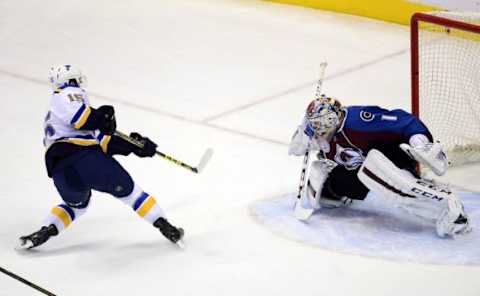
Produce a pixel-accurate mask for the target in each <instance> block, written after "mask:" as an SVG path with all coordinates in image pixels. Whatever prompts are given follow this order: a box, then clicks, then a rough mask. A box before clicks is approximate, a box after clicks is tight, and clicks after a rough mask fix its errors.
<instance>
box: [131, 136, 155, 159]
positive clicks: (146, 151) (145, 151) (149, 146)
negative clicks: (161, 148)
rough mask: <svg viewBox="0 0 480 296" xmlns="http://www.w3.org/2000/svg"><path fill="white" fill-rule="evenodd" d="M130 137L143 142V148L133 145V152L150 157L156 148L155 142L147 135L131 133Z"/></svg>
mask: <svg viewBox="0 0 480 296" xmlns="http://www.w3.org/2000/svg"><path fill="white" fill-rule="evenodd" d="M130 138H132V139H134V140H135V141H138V142H140V143H142V144H143V148H140V147H137V146H135V148H134V149H133V153H135V155H137V156H139V157H152V156H154V155H155V152H156V150H157V144H155V143H154V142H153V141H152V140H150V139H149V138H147V137H143V136H142V135H140V134H139V133H131V134H130Z"/></svg>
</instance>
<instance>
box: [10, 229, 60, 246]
mask: <svg viewBox="0 0 480 296" xmlns="http://www.w3.org/2000/svg"><path fill="white" fill-rule="evenodd" d="M57 234H58V229H57V227H56V226H55V225H53V224H50V225H49V226H43V227H42V228H41V229H40V230H39V231H37V232H34V233H32V234H30V235H25V236H22V237H20V244H19V246H18V249H32V248H35V247H38V246H40V245H42V244H44V243H45V242H46V241H47V240H48V239H49V238H50V237H52V236H56V235H57Z"/></svg>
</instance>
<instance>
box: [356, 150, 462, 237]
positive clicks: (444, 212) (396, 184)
mask: <svg viewBox="0 0 480 296" xmlns="http://www.w3.org/2000/svg"><path fill="white" fill-rule="evenodd" d="M358 178H359V179H360V181H362V182H363V184H365V186H366V187H368V189H370V190H371V191H373V192H375V193H376V194H378V196H379V197H381V198H384V199H385V200H386V201H388V202H390V203H392V204H394V205H396V206H398V207H400V208H403V209H405V210H406V211H408V212H410V213H411V214H414V215H417V216H420V217H423V218H426V219H430V220H434V221H435V222H436V230H437V234H438V235H439V236H441V237H444V236H455V235H458V234H463V233H467V232H469V231H470V230H471V226H470V224H469V220H468V216H467V214H466V213H465V211H464V208H463V205H462V203H461V201H460V199H459V198H458V196H457V195H456V193H455V192H453V191H452V190H451V189H450V188H449V186H448V185H445V184H440V183H437V182H435V181H432V180H425V179H417V178H415V177H413V176H412V175H411V174H410V173H409V172H407V171H405V170H401V169H399V168H398V167H396V166H395V165H394V164H393V163H392V162H391V161H390V160H389V159H388V158H387V157H385V156H384V155H383V154H382V153H381V152H380V151H378V150H375V149H373V150H371V151H370V152H369V153H368V155H367V158H366V159H365V162H364V163H363V165H362V167H361V168H360V171H359V172H358Z"/></svg>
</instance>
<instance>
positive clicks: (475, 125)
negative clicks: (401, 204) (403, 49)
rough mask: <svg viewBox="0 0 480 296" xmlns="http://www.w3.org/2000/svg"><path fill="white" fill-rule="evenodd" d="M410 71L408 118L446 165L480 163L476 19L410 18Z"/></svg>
mask: <svg viewBox="0 0 480 296" xmlns="http://www.w3.org/2000/svg"><path fill="white" fill-rule="evenodd" d="M411 71H412V73H411V79H412V80H411V83H412V103H411V104H412V113H413V114H415V115H416V116H417V117H419V118H420V119H422V121H423V122H425V124H426V125H427V126H428V128H429V129H430V130H431V132H432V134H433V136H434V138H435V139H436V140H440V142H442V144H443V145H444V147H445V149H446V151H447V154H448V156H449V159H450V160H451V162H452V165H460V164H465V163H471V162H476V161H480V14H479V13H470V12H433V13H416V14H414V15H413V16H412V19H411Z"/></svg>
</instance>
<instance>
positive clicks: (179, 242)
mask: <svg viewBox="0 0 480 296" xmlns="http://www.w3.org/2000/svg"><path fill="white" fill-rule="evenodd" d="M175 244H176V245H177V246H178V247H179V248H180V249H181V250H185V242H184V241H183V239H181V240H179V241H177V242H176V243H175Z"/></svg>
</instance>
